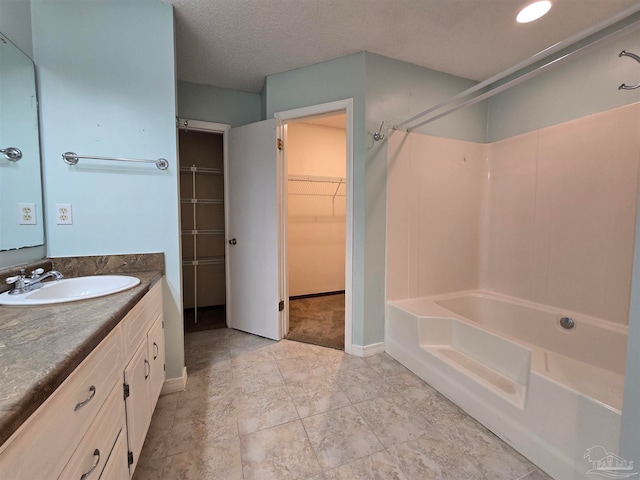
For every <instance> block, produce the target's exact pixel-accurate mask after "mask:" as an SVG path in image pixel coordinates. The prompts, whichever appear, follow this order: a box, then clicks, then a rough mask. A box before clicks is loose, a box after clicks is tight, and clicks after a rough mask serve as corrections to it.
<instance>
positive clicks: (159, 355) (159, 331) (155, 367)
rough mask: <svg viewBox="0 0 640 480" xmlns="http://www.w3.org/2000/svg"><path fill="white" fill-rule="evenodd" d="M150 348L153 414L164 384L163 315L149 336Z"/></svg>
mask: <svg viewBox="0 0 640 480" xmlns="http://www.w3.org/2000/svg"><path fill="white" fill-rule="evenodd" d="M147 342H148V348H149V362H150V363H151V376H150V378H149V379H150V380H151V383H150V390H151V398H150V400H151V403H150V408H151V412H153V410H154V409H155V408H156V402H157V401H158V397H159V396H160V390H162V385H163V384H164V377H165V371H164V326H163V321H162V315H160V316H159V317H158V318H156V321H155V322H154V323H153V326H152V327H151V329H150V330H149V333H148V335H147Z"/></svg>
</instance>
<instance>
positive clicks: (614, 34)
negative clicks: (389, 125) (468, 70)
mask: <svg viewBox="0 0 640 480" xmlns="http://www.w3.org/2000/svg"><path fill="white" fill-rule="evenodd" d="M639 28H640V20H636V21H635V22H633V23H630V24H629V25H627V26H625V27H623V28H621V29H620V30H616V31H615V32H612V33H610V34H608V35H605V36H604V37H601V38H599V39H597V40H594V41H593V42H591V43H587V44H586V45H583V46H582V47H580V48H578V49H576V50H572V51H571V52H568V53H566V54H565V55H563V56H561V57H558V58H556V59H554V60H551V61H550V62H548V63H545V64H544V65H541V66H539V67H538V68H536V69H535V70H532V71H530V72H527V73H525V74H523V75H520V76H519V77H516V78H514V79H513V80H510V81H508V82H506V83H503V84H502V85H499V86H497V87H495V88H492V89H491V90H489V91H487V92H485V93H483V94H481V95H478V96H477V97H473V98H470V99H469V100H466V101H464V102H462V103H459V104H457V105H454V106H452V107H450V108H448V109H445V110H444V111H443V112H441V113H437V114H436V115H433V116H429V117H427V118H426V119H425V120H423V121H422V122H420V123H418V124H416V125H412V126H411V127H409V128H407V129H406V130H407V132H411V131H413V130H415V129H416V128H420V127H422V126H424V125H426V124H428V123H431V122H433V121H435V120H438V119H440V118H442V117H446V116H447V115H449V114H450V113H453V112H456V111H458V110H460V109H462V108H465V107H470V106H472V105H475V104H476V103H479V102H481V101H483V100H486V99H487V98H491V97H493V96H494V95H498V94H499V93H502V92H504V91H506V90H509V89H510V88H512V87H515V86H516V85H518V84H520V83H523V82H525V81H527V80H530V79H531V78H534V77H536V76H538V75H540V74H541V73H544V72H546V71H547V70H549V69H550V68H552V67H555V66H557V65H559V64H561V63H563V62H565V61H566V60H568V59H569V58H571V57H573V56H575V55H580V54H583V53H585V52H587V51H588V50H591V49H592V48H595V47H598V46H600V45H602V44H605V43H608V42H611V41H614V40H617V39H618V38H621V37H624V36H625V35H628V34H629V33H631V32H634V31H635V30H638V29H639ZM432 113H433V112H432Z"/></svg>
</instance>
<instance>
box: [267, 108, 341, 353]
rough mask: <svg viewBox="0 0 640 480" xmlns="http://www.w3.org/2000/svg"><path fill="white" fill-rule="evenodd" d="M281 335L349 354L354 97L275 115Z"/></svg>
mask: <svg viewBox="0 0 640 480" xmlns="http://www.w3.org/2000/svg"><path fill="white" fill-rule="evenodd" d="M275 116H276V118H277V119H278V123H279V128H280V135H281V138H283V139H284V149H283V155H281V158H282V177H281V178H282V181H281V183H282V201H281V208H282V211H281V214H280V218H281V222H280V223H281V227H282V231H281V234H280V237H281V239H282V241H281V242H280V244H281V249H282V251H281V258H282V260H281V261H282V265H281V268H280V270H281V281H282V285H281V291H282V292H283V295H284V299H285V311H284V315H283V319H282V320H283V334H284V335H283V336H284V337H285V338H288V339H290V340H296V341H302V342H305V343H313V344H317V345H323V346H326V347H330V348H336V349H340V350H344V351H345V352H347V353H351V338H352V331H351V329H352V268H353V267H352V245H353V101H352V100H342V101H337V102H331V103H327V104H321V105H315V106H312V107H304V108H300V109H296V110H290V111H287V112H279V113H276V115H275Z"/></svg>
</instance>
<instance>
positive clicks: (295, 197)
mask: <svg viewBox="0 0 640 480" xmlns="http://www.w3.org/2000/svg"><path fill="white" fill-rule="evenodd" d="M287 194H288V197H289V202H288V208H289V212H288V213H289V216H291V217H313V218H315V219H316V220H317V219H319V218H329V217H330V218H335V217H339V218H341V217H344V216H345V215H346V198H347V181H346V178H344V177H328V176H320V175H289V176H288V178H287Z"/></svg>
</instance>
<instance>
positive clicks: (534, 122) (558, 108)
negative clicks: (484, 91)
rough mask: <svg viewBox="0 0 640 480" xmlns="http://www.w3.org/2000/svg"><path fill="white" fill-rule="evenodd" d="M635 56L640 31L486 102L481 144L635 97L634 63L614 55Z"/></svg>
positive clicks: (637, 68)
mask: <svg viewBox="0 0 640 480" xmlns="http://www.w3.org/2000/svg"><path fill="white" fill-rule="evenodd" d="M622 50H627V51H630V52H634V53H636V54H640V32H635V33H633V34H630V35H628V36H626V37H624V38H622V39H620V40H617V41H615V42H612V43H608V44H605V45H603V46H601V47H599V48H597V49H595V50H592V51H590V52H587V53H586V54H584V55H581V56H579V57H576V58H575V59H571V60H570V61H568V62H567V63H566V64H563V65H560V66H558V67H556V68H554V69H552V70H550V71H549V72H546V73H543V74H541V75H539V76H538V77H535V78H533V79H532V80H528V81H527V82H525V83H522V84H521V85H518V86H516V87H513V88H511V89H510V90H507V91H506V92H504V93H501V94H499V95H496V96H495V97H492V98H490V99H489V100H488V104H489V106H488V121H487V142H495V141H498V140H503V139H505V138H509V137H513V136H515V135H519V134H522V133H525V132H530V131H532V130H536V129H539V128H543V127H548V126H551V125H556V124H559V123H562V122H567V121H569V120H574V119H576V118H580V117H584V116H586V115H592V114H594V113H598V112H604V111H606V110H610V109H612V108H616V107H620V106H623V105H628V104H631V103H635V102H638V101H640V89H639V90H632V91H623V90H618V86H619V85H620V84H621V83H626V84H628V85H629V84H631V85H634V84H636V83H639V82H640V64H638V62H636V61H635V60H633V59H631V58H619V57H618V54H619V53H620V52H621V51H622Z"/></svg>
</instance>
